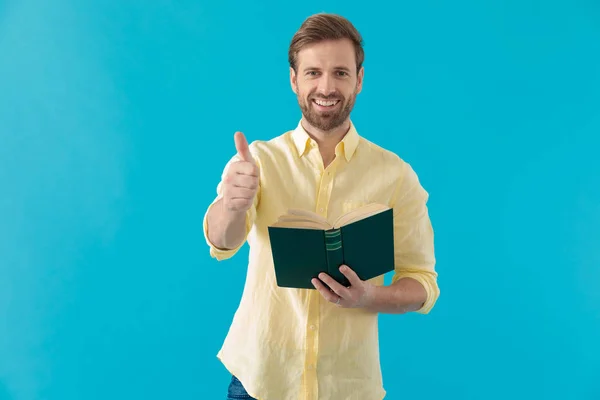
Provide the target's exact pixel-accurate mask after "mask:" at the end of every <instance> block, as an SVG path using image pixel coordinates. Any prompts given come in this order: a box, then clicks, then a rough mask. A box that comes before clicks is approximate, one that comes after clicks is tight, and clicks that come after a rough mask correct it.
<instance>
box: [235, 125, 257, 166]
mask: <svg viewBox="0 0 600 400" xmlns="http://www.w3.org/2000/svg"><path fill="white" fill-rule="evenodd" d="M234 141H235V149H236V150H237V153H238V155H239V157H240V159H241V160H242V161H247V162H251V163H254V158H252V154H250V148H249V147H248V141H247V140H246V137H245V136H244V134H243V133H242V132H236V133H235V135H234Z"/></svg>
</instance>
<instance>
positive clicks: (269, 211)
mask: <svg viewBox="0 0 600 400" xmlns="http://www.w3.org/2000/svg"><path fill="white" fill-rule="evenodd" d="M363 61H364V51H363V47H362V38H361V36H360V34H359V32H358V31H357V30H356V29H355V27H354V26H353V25H352V24H351V23H350V22H349V21H348V20H347V19H345V18H343V17H341V16H338V15H332V14H317V15H313V16H311V17H309V18H308V19H307V20H306V21H305V22H304V23H303V24H302V26H301V27H300V29H299V30H298V31H297V32H296V34H295V35H294V37H293V39H292V41H291V44H290V48H289V64H290V84H291V87H292V90H293V91H294V93H295V94H296V96H297V98H298V104H299V106H300V110H301V111H302V117H301V119H300V122H299V123H298V125H297V126H296V128H295V129H293V130H290V131H287V132H285V133H283V134H281V135H280V136H277V137H274V138H272V139H270V140H267V141H255V142H253V143H251V144H250V145H248V143H247V141H246V139H245V137H244V135H243V134H242V133H241V132H236V133H235V135H234V141H235V147H236V154H235V155H234V156H233V157H232V159H231V160H230V162H229V163H228V164H227V165H226V166H225V169H224V172H223V174H222V179H221V182H220V183H219V185H218V186H217V197H216V198H215V200H214V201H213V202H212V203H211V204H210V206H209V207H208V210H207V212H206V215H205V218H204V234H205V237H206V240H207V243H208V245H209V246H210V254H211V255H212V256H213V257H215V258H217V259H218V260H224V259H227V258H230V257H232V256H233V255H234V254H235V253H236V252H237V251H238V250H239V249H240V248H241V246H242V245H243V244H244V243H245V242H248V244H249V249H250V253H249V263H248V270H247V275H246V276H247V279H246V284H245V287H244V291H243V293H242V298H241V302H240V305H239V307H238V310H237V312H236V314H235V316H234V319H233V322H232V325H231V327H230V330H229V332H228V334H227V337H226V339H225V342H224V344H223V346H222V348H221V350H220V351H219V353H218V357H219V359H220V360H221V361H222V362H223V364H224V365H225V367H226V368H227V369H228V370H229V371H230V372H231V374H232V379H231V382H230V384H229V388H228V398H229V399H260V400H288V399H289V400H291V399H294V400H298V399H300V400H310V399H315V400H316V399H320V400H338V399H339V400H348V399H360V400H371V399H372V400H380V399H382V398H384V396H385V394H386V392H385V389H384V387H383V379H382V374H381V369H380V364H379V344H378V343H379V342H378V325H377V323H378V314H379V313H394V314H402V313H407V312H418V313H422V314H426V313H428V312H429V311H430V310H431V309H432V307H433V305H434V304H435V302H436V301H437V299H438V296H439V288H438V285H437V273H436V271H435V256H434V246H433V230H432V226H431V222H430V219H429V215H428V210H427V205H426V203H427V200H428V193H427V192H426V191H425V190H424V189H423V187H422V186H421V184H420V183H419V179H418V178H417V175H416V173H415V172H414V171H413V169H412V168H411V167H410V165H409V164H408V163H406V162H405V161H403V160H402V159H401V158H400V157H399V156H397V155H396V154H394V153H393V152H391V151H389V150H386V149H384V148H382V147H380V146H378V145H376V144H374V143H373V142H371V141H369V140H367V139H366V138H365V137H363V136H361V135H359V134H358V131H357V129H356V127H355V126H354V124H353V123H352V121H351V119H350V113H351V111H352V109H353V107H354V104H355V100H356V96H357V95H358V94H359V93H360V91H361V89H362V85H363V77H364V67H363ZM393 122H394V121H390V124H393ZM368 203H383V204H387V205H389V206H390V207H392V208H393V210H394V242H395V265H394V275H393V278H392V283H391V284H389V285H384V281H383V277H382V276H380V277H377V278H374V279H371V280H369V281H362V280H360V279H359V278H358V277H357V276H356V274H355V273H354V272H353V271H352V266H341V267H340V269H341V272H342V273H343V274H344V275H345V276H346V277H348V279H349V281H350V283H351V285H350V286H349V287H345V286H341V285H339V284H338V283H337V282H336V281H334V280H333V279H331V278H330V277H329V276H327V275H324V274H323V275H321V276H319V278H320V280H319V279H314V280H313V282H312V283H313V285H314V287H315V290H306V289H290V288H280V287H278V286H277V283H276V279H275V273H274V268H273V259H272V255H271V249H270V246H269V236H268V226H269V225H270V224H272V223H273V222H275V221H276V220H277V218H278V217H279V216H280V215H281V214H283V213H285V212H286V211H287V210H288V209H290V208H301V209H305V210H310V211H314V212H317V213H318V214H319V215H321V216H323V217H325V218H326V219H327V220H329V221H333V220H335V219H336V218H337V217H339V216H340V215H342V214H343V213H346V212H348V211H351V210H352V209H354V208H357V207H360V206H362V205H365V204H368ZM297 251H298V252H302V251H306V250H305V249H302V248H297ZM375 251H377V250H376V249H373V252H375Z"/></svg>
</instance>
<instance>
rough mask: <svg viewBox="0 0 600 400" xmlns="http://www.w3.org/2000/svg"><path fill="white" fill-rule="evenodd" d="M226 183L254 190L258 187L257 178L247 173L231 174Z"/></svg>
mask: <svg viewBox="0 0 600 400" xmlns="http://www.w3.org/2000/svg"><path fill="white" fill-rule="evenodd" d="M227 183H229V184H230V185H232V186H234V187H241V188H246V189H251V190H255V189H256V188H257V187H258V179H257V178H256V177H253V176H248V175H233V176H231V177H229V178H228V179H227Z"/></svg>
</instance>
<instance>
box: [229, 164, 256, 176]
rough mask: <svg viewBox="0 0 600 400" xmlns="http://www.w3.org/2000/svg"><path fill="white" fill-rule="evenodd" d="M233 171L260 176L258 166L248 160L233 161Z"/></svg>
mask: <svg viewBox="0 0 600 400" xmlns="http://www.w3.org/2000/svg"><path fill="white" fill-rule="evenodd" d="M231 172H234V173H236V174H240V175H248V176H258V168H257V166H256V164H253V163H251V162H247V161H237V162H235V163H233V165H232V167H231Z"/></svg>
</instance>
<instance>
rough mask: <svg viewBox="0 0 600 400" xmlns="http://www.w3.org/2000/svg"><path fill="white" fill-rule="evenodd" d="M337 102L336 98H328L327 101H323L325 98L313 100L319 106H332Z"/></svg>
mask: <svg viewBox="0 0 600 400" xmlns="http://www.w3.org/2000/svg"><path fill="white" fill-rule="evenodd" d="M337 102H338V100H328V101H325V100H315V103H317V104H318V105H320V106H325V107H331V106H334V105H336V104H337Z"/></svg>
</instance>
